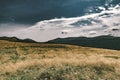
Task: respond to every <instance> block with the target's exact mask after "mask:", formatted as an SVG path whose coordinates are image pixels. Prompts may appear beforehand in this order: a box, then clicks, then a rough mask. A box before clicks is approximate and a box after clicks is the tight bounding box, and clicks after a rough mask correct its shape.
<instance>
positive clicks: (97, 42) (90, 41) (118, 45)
mask: <svg viewBox="0 0 120 80" xmlns="http://www.w3.org/2000/svg"><path fill="white" fill-rule="evenodd" d="M48 43H56V44H58V43H59V44H60V43H61V44H72V45H78V46H85V47H96V48H105V49H115V50H120V37H112V36H98V37H94V38H86V37H70V38H57V39H55V40H51V41H48Z"/></svg>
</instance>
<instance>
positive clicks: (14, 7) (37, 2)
mask: <svg viewBox="0 0 120 80" xmlns="http://www.w3.org/2000/svg"><path fill="white" fill-rule="evenodd" d="M104 2H105V1H104V0H102V2H101V0H1V1H0V22H1V23H3V22H16V23H35V22H38V21H41V20H45V19H51V18H55V17H74V16H81V15H83V14H84V11H85V9H86V8H87V7H90V6H95V5H102V4H103V3H104Z"/></svg>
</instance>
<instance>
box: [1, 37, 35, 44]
mask: <svg viewBox="0 0 120 80" xmlns="http://www.w3.org/2000/svg"><path fill="white" fill-rule="evenodd" d="M0 40H6V41H12V42H26V43H36V42H35V41H34V40H32V39H19V38H17V37H6V36H4V37H0Z"/></svg>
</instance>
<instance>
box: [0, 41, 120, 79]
mask: <svg viewBox="0 0 120 80" xmlns="http://www.w3.org/2000/svg"><path fill="white" fill-rule="evenodd" d="M0 80H120V51H119V50H108V49H100V48H91V47H81V46H74V45H65V44H47V43H46V44H45V43H44V44H42V43H22V42H10V41H5V40H0Z"/></svg>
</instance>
